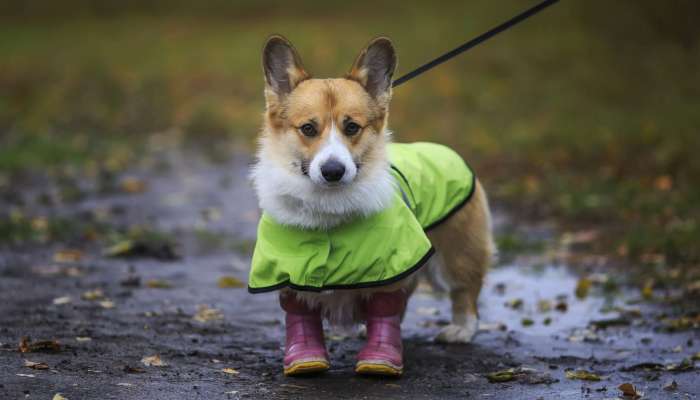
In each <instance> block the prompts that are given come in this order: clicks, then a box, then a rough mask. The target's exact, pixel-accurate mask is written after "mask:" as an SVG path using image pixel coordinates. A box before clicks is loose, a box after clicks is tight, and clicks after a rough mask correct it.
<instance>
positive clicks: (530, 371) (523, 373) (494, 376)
mask: <svg viewBox="0 0 700 400" xmlns="http://www.w3.org/2000/svg"><path fill="white" fill-rule="evenodd" d="M486 379H488V380H489V382H491V383H502V382H510V381H514V380H517V381H519V382H522V383H527V384H530V385H536V384H551V383H554V382H556V381H557V380H556V379H554V378H552V376H551V375H549V374H547V373H540V372H538V371H537V370H536V369H534V368H528V367H518V368H509V369H505V370H502V371H496V372H492V373H490V374H486Z"/></svg>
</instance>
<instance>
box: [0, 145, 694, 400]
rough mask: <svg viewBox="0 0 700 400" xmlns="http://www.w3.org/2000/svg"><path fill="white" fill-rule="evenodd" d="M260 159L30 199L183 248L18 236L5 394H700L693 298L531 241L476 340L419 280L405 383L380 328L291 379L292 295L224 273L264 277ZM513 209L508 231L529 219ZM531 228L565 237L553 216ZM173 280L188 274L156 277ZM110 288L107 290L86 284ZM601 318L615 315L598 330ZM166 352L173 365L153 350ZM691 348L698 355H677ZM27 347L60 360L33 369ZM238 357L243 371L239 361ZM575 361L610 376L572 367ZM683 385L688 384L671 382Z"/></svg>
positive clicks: (486, 305)
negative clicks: (33, 344) (120, 189)
mask: <svg viewBox="0 0 700 400" xmlns="http://www.w3.org/2000/svg"><path fill="white" fill-rule="evenodd" d="M248 161H249V160H248V159H247V158H245V157H238V158H235V159H233V160H232V161H230V162H226V163H218V164H210V163H208V162H205V161H203V160H201V159H197V158H196V157H194V158H187V159H185V160H183V159H170V160H168V162H169V165H170V166H171V167H170V168H169V169H166V170H165V171H162V172H153V170H152V169H149V168H145V169H141V168H135V169H134V170H133V171H131V174H132V175H133V176H136V177H139V179H142V180H143V181H144V182H146V183H147V185H148V188H147V190H146V191H145V192H143V193H136V194H133V193H132V194H110V195H101V194H98V193H95V192H94V191H91V190H90V188H89V187H88V189H86V191H87V193H88V194H87V196H86V197H85V198H84V199H82V200H80V201H78V202H75V203H73V204H71V205H69V206H68V205H67V206H61V207H60V208H58V207H53V208H52V207H50V206H43V205H40V204H33V203H31V202H30V204H29V205H28V206H27V209H28V210H30V211H31V212H32V213H34V214H35V215H52V216H58V215H60V216H63V217H68V218H75V219H81V218H86V217H85V215H87V214H90V213H92V214H95V213H96V214H99V215H107V216H108V220H109V221H110V223H114V224H119V225H123V226H131V225H135V224H141V225H143V224H148V225H149V226H150V227H151V228H152V229H154V230H157V231H160V232H166V233H168V234H171V235H172V236H173V237H174V238H175V239H176V241H177V242H178V243H179V244H180V249H179V252H180V253H181V254H182V258H180V259H178V260H172V261H161V260H156V259H153V258H148V257H142V258H132V259H124V258H107V257H104V256H102V255H101V252H102V250H103V246H98V245H96V244H94V243H85V244H81V243H72V244H69V245H68V247H71V248H75V247H78V248H80V250H81V251H82V252H83V254H82V257H78V258H79V259H78V260H74V261H70V260H65V259H64V260H57V261H56V260H54V259H53V258H54V255H55V253H56V252H57V251H59V250H63V249H65V248H66V247H67V246H66V244H58V243H46V244H43V245H36V244H34V245H31V246H29V245H25V246H13V247H5V248H2V249H1V250H0V399H20V398H21V399H27V398H29V399H49V398H52V396H53V395H54V394H55V393H61V394H62V395H63V396H65V397H66V398H68V399H70V400H75V399H122V400H123V399H175V398H177V399H182V398H187V399H199V398H201V399H219V398H221V399H227V398H231V399H235V398H273V399H274V398H301V397H303V398H308V399H313V398H329V397H333V398H367V399H373V398H377V399H379V398H382V399H385V398H412V399H415V398H441V399H450V398H493V399H537V398H543V399H581V398H590V399H603V398H616V397H618V396H621V392H620V391H619V390H618V389H617V387H618V385H620V384H622V383H626V382H630V383H633V384H634V385H635V386H636V388H637V390H638V391H640V392H644V398H654V399H657V398H697V396H698V395H700V383H698V382H699V380H698V378H699V376H698V370H697V369H696V368H694V364H695V361H694V360H692V359H691V357H692V356H693V355H694V354H697V353H698V351H700V337H699V335H698V331H697V330H693V329H688V330H682V331H679V332H673V333H671V332H666V331H665V330H664V329H663V325H662V324H661V322H659V321H660V320H661V319H662V318H660V315H661V313H663V312H666V313H668V316H669V318H670V317H673V316H674V315H680V313H682V312H683V310H686V309H687V307H691V306H693V305H687V304H683V303H682V302H681V303H680V304H677V305H676V307H675V308H674V309H661V308H659V306H657V305H654V303H653V302H639V303H638V302H637V301H636V300H638V299H639V292H638V291H634V290H627V289H624V288H622V289H619V290H618V291H617V292H616V293H615V294H612V295H605V293H604V292H603V291H601V290H599V289H600V288H598V287H597V286H599V285H596V282H598V281H595V280H594V282H593V283H594V288H593V290H592V291H591V293H590V294H589V295H587V296H585V297H583V298H581V299H579V298H577V297H576V296H575V295H574V293H575V291H576V287H577V284H578V283H579V278H580V277H579V276H578V275H577V274H576V273H575V272H574V271H573V270H571V269H570V268H568V267H567V265H562V264H560V265H554V264H553V263H552V262H551V261H552V260H553V259H556V258H552V257H550V256H548V255H543V254H527V255H515V257H510V258H509V260H506V261H503V262H501V263H500V264H499V265H498V266H496V267H495V268H494V269H493V270H492V271H491V273H490V274H489V276H488V279H487V284H486V287H485V288H484V290H483V292H482V296H481V317H482V322H483V324H482V328H483V329H482V331H481V332H480V333H479V334H478V335H477V337H476V339H475V341H474V343H472V344H469V345H441V344H436V343H433V342H432V340H431V339H432V337H433V336H434V335H435V333H436V332H437V331H438V330H439V327H440V326H441V325H443V324H445V323H446V321H447V318H449V310H448V302H447V300H446V299H441V298H439V297H436V296H435V295H433V294H432V293H429V292H426V291H422V292H420V293H418V294H417V295H416V296H415V297H414V298H413V299H412V300H411V303H410V306H409V307H410V308H409V312H408V314H407V318H406V321H405V322H404V325H403V326H404V331H405V333H404V336H405V347H406V349H405V355H406V366H407V367H406V373H405V376H404V377H403V378H401V379H398V380H394V379H373V378H363V377H358V376H355V375H354V374H353V372H352V367H353V364H354V354H355V353H356V352H357V351H358V349H359V348H360V346H361V344H362V341H361V339H359V338H356V337H354V336H353V335H347V336H346V335H341V334H337V333H329V335H330V337H329V339H330V340H329V343H328V344H329V348H330V354H331V358H332V364H333V367H332V370H331V371H330V372H329V373H327V374H325V375H322V376H317V377H309V378H285V377H283V376H282V374H281V362H282V352H281V348H280V346H281V340H282V328H283V327H282V325H281V320H282V314H281V313H280V310H279V308H278V305H277V301H276V297H275V295H274V294H261V295H255V296H253V295H249V294H248V293H247V292H246V291H245V289H240V288H238V289H236V288H219V287H218V286H217V282H218V280H219V278H221V277H222V276H229V275H232V276H234V277H236V278H238V279H240V280H242V281H245V278H246V274H247V268H248V263H249V258H250V246H251V243H252V241H253V240H254V237H255V224H256V219H257V215H258V214H257V213H258V212H257V209H256V203H255V199H254V197H253V193H252V191H251V189H250V187H249V185H248V183H247V180H246V175H247V163H248ZM88 186H89V185H88ZM44 187H45V183H42V182H41V181H39V182H38V183H34V184H31V185H29V186H27V188H26V191H25V192H23V193H21V194H20V195H21V196H24V197H25V198H29V199H31V198H33V196H34V195H36V193H38V192H39V191H41V190H42V188H44ZM497 215H498V218H497V222H498V226H499V229H501V230H502V229H505V227H507V226H508V225H510V224H513V222H512V221H509V220H508V218H507V217H506V216H505V215H502V214H497ZM523 231H525V232H529V233H527V234H532V235H544V238H545V239H546V240H551V239H552V236H551V235H552V234H551V233H549V232H547V231H546V230H545V231H544V233H542V230H540V229H533V230H530V231H528V230H527V229H525V230H523ZM64 258H65V257H64ZM69 258H70V257H69ZM66 261H67V262H66ZM610 274H611V275H614V274H613V273H612V272H611V273H610ZM603 277H604V278H600V275H599V276H598V278H600V279H608V278H609V277H607V275H603ZM600 279H599V280H600ZM149 281H151V282H150V283H149ZM166 284H167V285H169V286H171V287H170V288H153V287H149V285H150V286H164V285H166ZM95 289H100V290H101V291H102V296H100V295H99V293H98V294H97V295H94V296H92V297H98V298H97V299H93V300H86V299H83V298H81V295H83V296H85V292H87V291H91V290H95ZM94 293H95V292H93V294H94ZM66 297H69V298H70V299H67V298H66ZM87 297H91V296H90V295H88V296H87ZM106 300H109V301H110V302H111V303H109V302H105V301H106ZM630 303H635V304H630ZM636 303H638V304H636ZM203 306H206V307H207V308H205V309H202V308H201V307H203ZM207 310H208V311H207ZM217 310H218V311H217ZM606 310H607V312H603V311H606ZM197 316H199V317H200V318H199V319H200V320H198V319H197V318H196V317H197ZM201 320H203V321H201ZM591 321H598V322H597V325H598V329H595V327H594V326H592V325H591ZM601 321H602V322H601ZM603 325H611V326H607V327H605V328H604V329H603ZM23 336H30V337H31V339H32V340H54V339H55V340H58V341H59V342H60V344H61V350H60V351H58V352H36V353H20V352H19V351H17V346H18V343H19V341H20V338H21V337H23ZM88 338H89V339H88ZM152 355H159V356H160V358H161V360H162V361H163V362H164V363H166V364H167V365H166V366H162V367H157V366H150V367H149V366H145V365H144V364H143V363H142V362H141V360H142V358H143V357H146V356H152ZM683 359H687V360H690V363H689V364H684V365H683V366H676V367H674V366H673V364H674V363H675V364H678V363H680V362H681V361H682V360H683ZM25 360H30V361H34V362H43V363H46V364H47V365H48V367H49V369H45V370H35V369H31V368H29V367H26V366H24V363H25ZM644 363H647V364H644ZM228 368H232V369H234V370H235V372H234V371H230V370H229V373H226V372H224V370H225V369H228ZM508 368H515V369H516V371H515V372H516V374H515V375H516V376H515V377H516V378H517V379H515V380H512V381H508V382H502V383H490V382H489V380H488V379H487V374H488V373H492V372H495V371H499V370H504V369H508ZM674 368H675V369H676V370H675V371H673V369H674ZM669 369H670V370H669ZM571 370H586V371H589V372H593V373H595V374H597V375H598V376H600V378H601V380H600V381H583V380H576V379H569V378H567V376H566V375H567V371H571ZM518 371H520V373H517V372H518ZM671 381H675V382H676V384H677V387H676V388H670V387H669V388H667V389H664V386H665V385H667V386H668V385H670V382H671Z"/></svg>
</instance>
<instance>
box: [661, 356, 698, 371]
mask: <svg viewBox="0 0 700 400" xmlns="http://www.w3.org/2000/svg"><path fill="white" fill-rule="evenodd" d="M694 368H695V363H694V362H693V360H691V359H690V358H684V359H683V360H681V362H680V363H673V364H668V365H667V366H666V371H671V372H680V371H690V370H692V369H694Z"/></svg>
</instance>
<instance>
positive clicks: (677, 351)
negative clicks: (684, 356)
mask: <svg viewBox="0 0 700 400" xmlns="http://www.w3.org/2000/svg"><path fill="white" fill-rule="evenodd" d="M671 351H672V352H674V353H680V352H682V351H683V346H681V345H680V344H679V345H678V346H676V347H674V348H673V349H671Z"/></svg>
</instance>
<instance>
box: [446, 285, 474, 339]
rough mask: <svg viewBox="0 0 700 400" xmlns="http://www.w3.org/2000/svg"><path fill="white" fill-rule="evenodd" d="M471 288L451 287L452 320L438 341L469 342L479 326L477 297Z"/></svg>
mask: <svg viewBox="0 0 700 400" xmlns="http://www.w3.org/2000/svg"><path fill="white" fill-rule="evenodd" d="M477 297H478V292H477V294H476V295H475V294H474V293H473V291H472V292H470V290H469V289H466V288H460V289H451V290H450V300H451V301H452V322H451V323H450V324H449V325H447V326H446V327H444V328H443V329H442V330H441V331H440V333H439V334H438V336H437V337H436V338H435V340H436V341H438V342H441V343H469V342H470V341H471V340H472V337H474V334H476V331H477V329H478V328H479V318H478V316H477V311H476V298H477Z"/></svg>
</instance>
